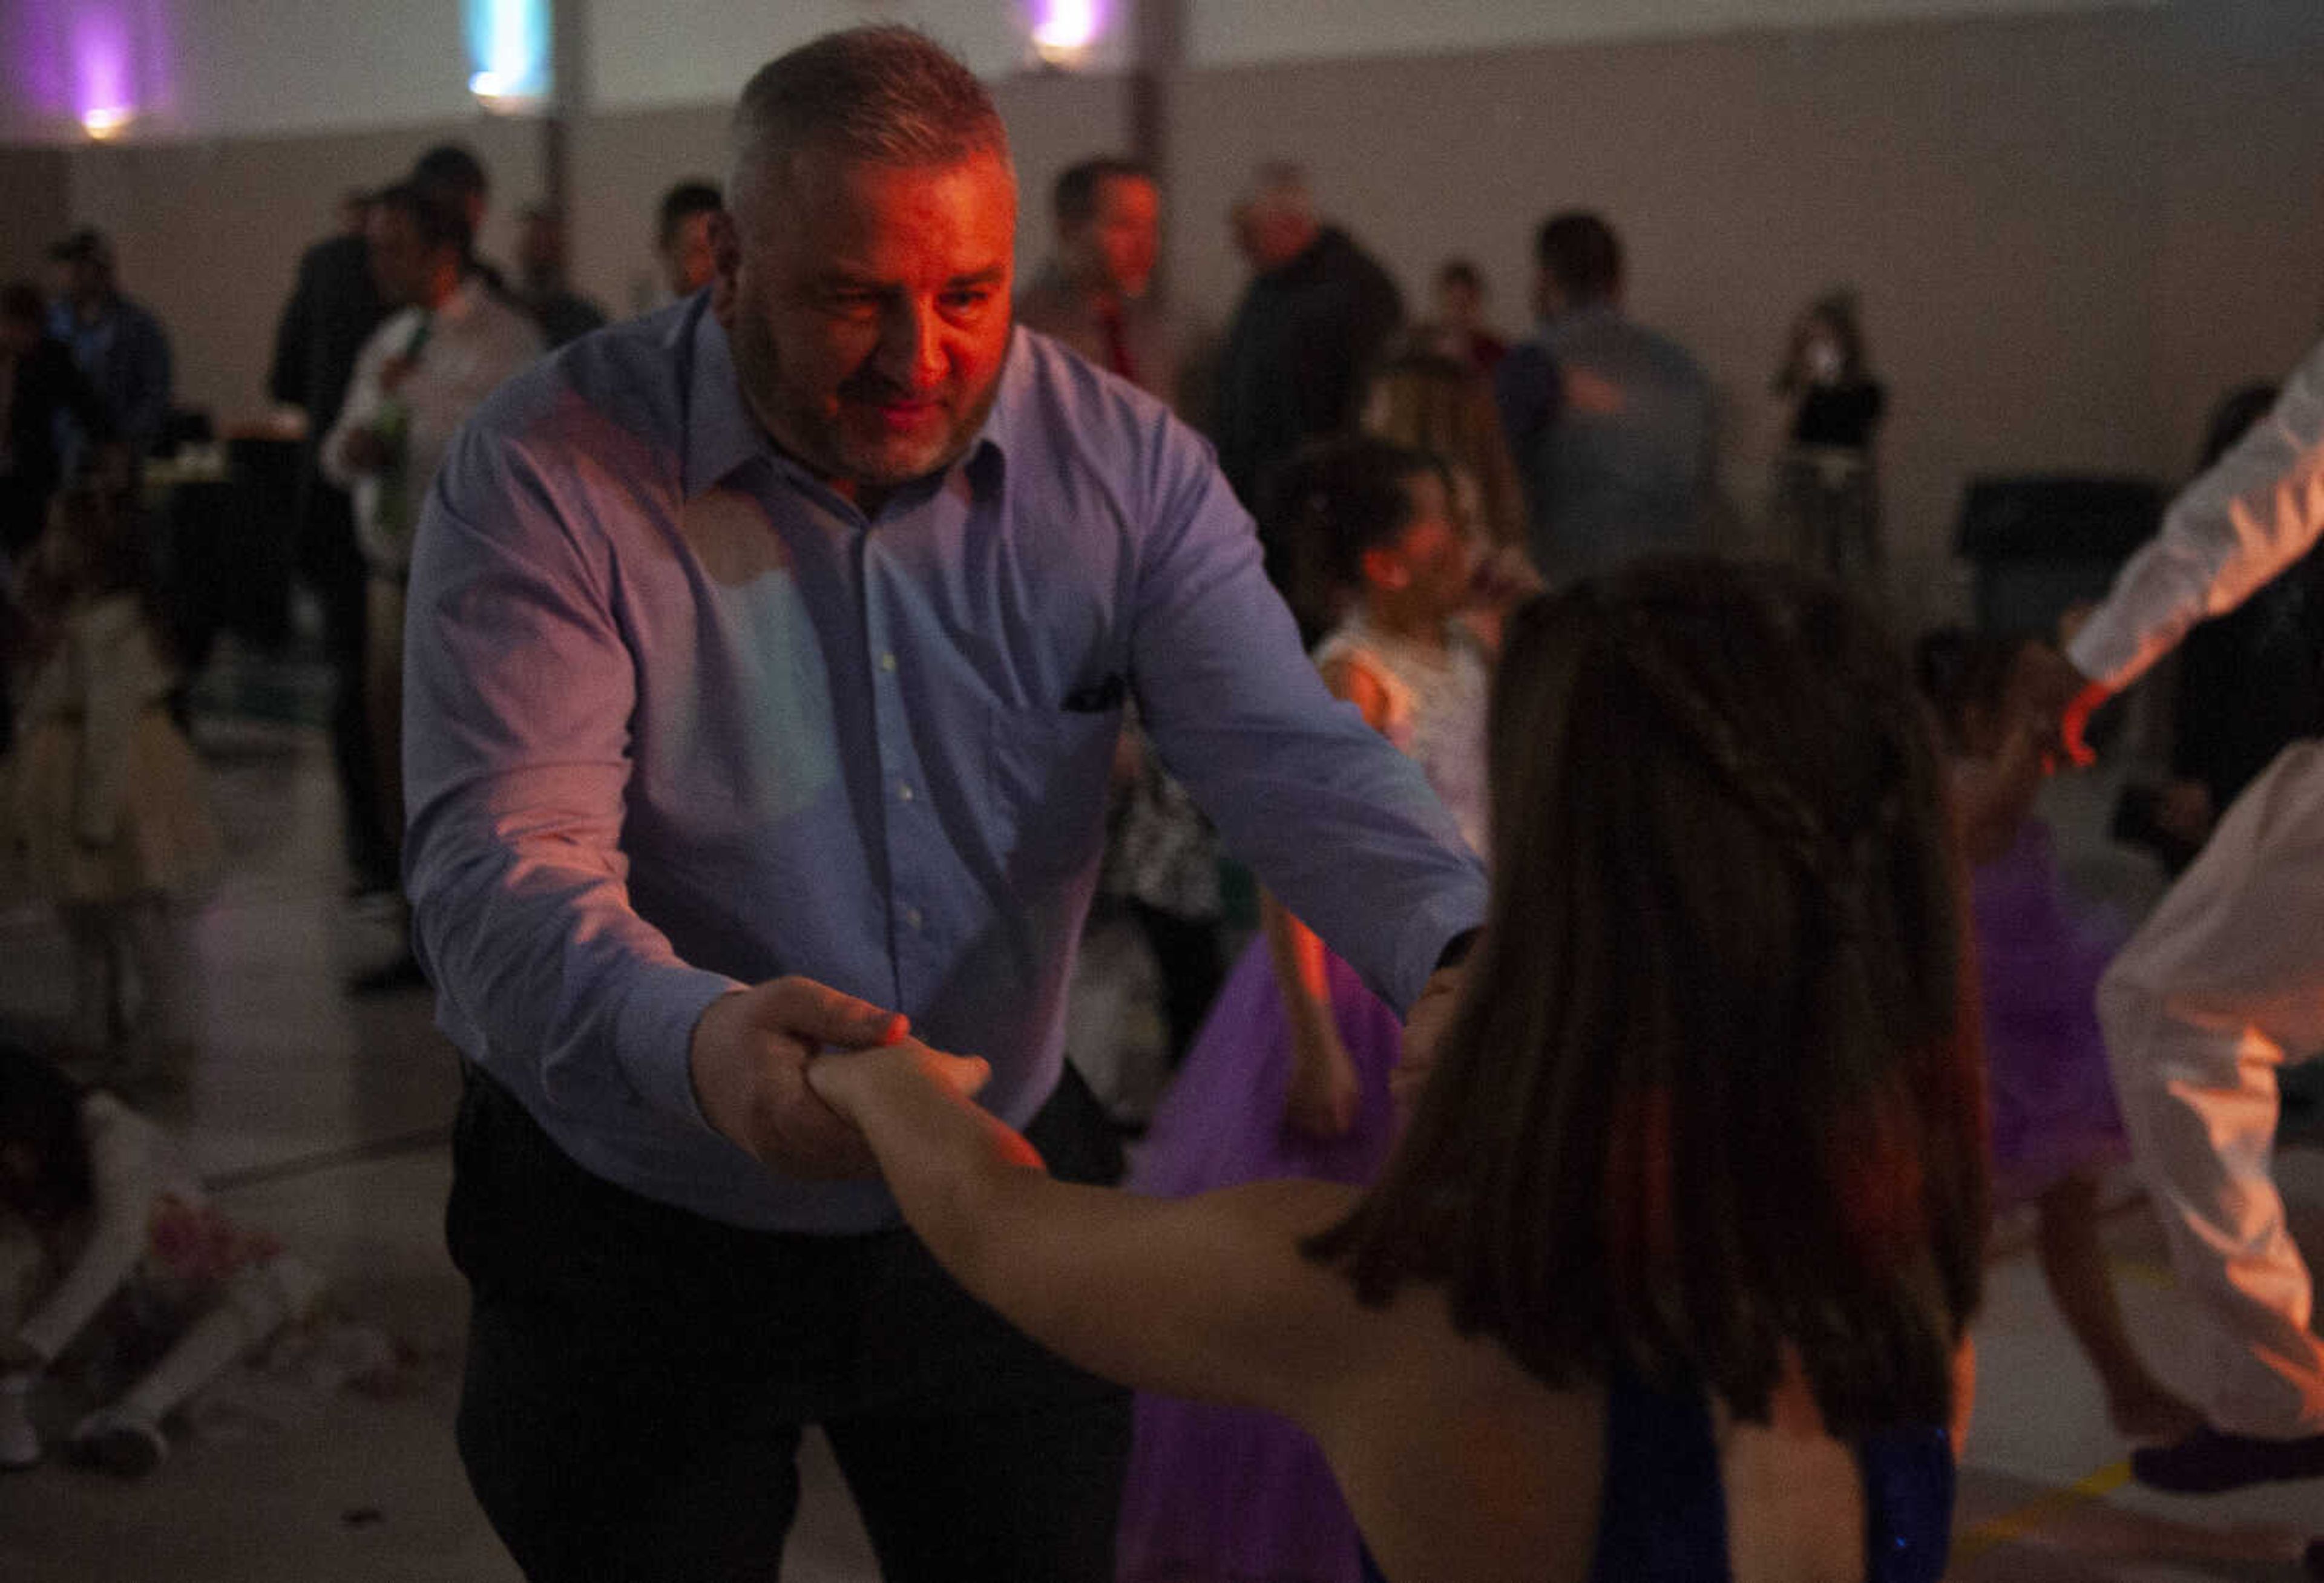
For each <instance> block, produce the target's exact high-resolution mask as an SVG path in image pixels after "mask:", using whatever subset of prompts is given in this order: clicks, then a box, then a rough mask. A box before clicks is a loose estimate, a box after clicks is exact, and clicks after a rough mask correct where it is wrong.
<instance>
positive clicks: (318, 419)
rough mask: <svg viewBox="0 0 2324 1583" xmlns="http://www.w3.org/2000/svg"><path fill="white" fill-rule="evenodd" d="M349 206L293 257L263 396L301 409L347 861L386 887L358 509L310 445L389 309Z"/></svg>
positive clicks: (363, 880)
mask: <svg viewBox="0 0 2324 1583" xmlns="http://www.w3.org/2000/svg"><path fill="white" fill-rule="evenodd" d="M347 207H348V210H349V211H350V212H351V216H352V225H351V228H343V229H342V230H341V231H340V232H339V233H338V234H337V235H334V236H331V237H327V238H326V239H325V240H323V241H321V242H318V243H317V244H315V245H314V246H312V247H310V248H309V249H308V250H307V253H306V255H305V256H304V257H303V258H301V259H300V261H299V277H298V283H297V284H296V285H295V286H294V287H293V288H292V289H291V300H290V301H289V302H288V303H287V304H285V305H284V307H283V309H282V321H281V326H280V327H278V328H277V329H276V331H275V334H274V363H273V367H272V372H271V373H269V375H268V377H267V389H268V391H270V392H271V393H272V395H273V397H274V399H275V400H277V401H280V402H282V403H283V404H284V405H286V406H291V407H300V408H303V409H305V410H306V413H307V444H306V447H305V450H304V451H303V453H302V454H301V456H300V466H299V547H300V554H299V566H300V571H301V572H302V573H303V574H304V575H305V576H306V578H307V580H308V583H309V585H310V586H311V587H312V588H313V589H314V591H315V595H316V598H317V599H318V601H319V602H320V603H321V605H322V612H323V641H324V647H325V649H326V652H327V655H328V657H329V659H330V665H331V670H332V675H333V677H334V679H335V681H336V683H337V688H336V696H335V698H334V701H333V704H332V707H331V758H332V762H333V764H334V766H335V768H337V773H338V778H339V793H340V796H341V797H342V798H343V799H344V802H343V806H344V808H345V810H346V814H345V817H346V831H345V840H346V858H347V864H348V867H349V868H350V869H351V870H353V871H354V882H355V888H356V889H357V890H359V891H364V892H371V891H392V890H393V889H394V888H395V884H396V875H395V869H394V859H393V856H392V853H393V851H394V850H395V848H394V844H393V842H391V841H390V840H389V839H388V832H387V830H386V828H385V826H384V825H383V824H382V823H381V813H380V805H379V795H378V791H377V789H376V788H377V785H378V777H377V776H376V775H375V774H374V772H373V769H372V761H371V760H372V753H371V732H370V730H369V727H368V726H367V724H366V722H365V720H364V693H363V664H364V559H363V552H362V551H360V550H359V549H357V548H355V510H354V507H353V505H352V504H351V503H350V502H349V501H348V498H347V494H346V491H344V490H341V489H338V488H336V487H334V486H333V485H332V484H331V483H330V482H329V481H328V480H327V479H326V478H324V477H323V475H322V473H321V470H320V468H319V467H318V465H317V462H316V448H317V446H319V445H320V443H321V441H322V437H323V436H325V435H327V434H328V433H329V432H330V431H331V425H332V424H333V423H335V422H337V419H338V416H339V409H340V407H341V405H342V404H343V403H344V402H345V401H346V393H347V382H348V381H349V379H351V378H352V377H353V376H354V373H355V354H356V353H357V352H359V351H360V350H362V347H363V344H364V341H365V340H367V339H368V338H369V337H370V336H371V333H372V331H374V329H377V328H378V327H379V324H380V321H381V320H383V319H384V318H386V317H387V314H388V305H387V302H386V300H385V299H383V297H382V296H381V295H380V290H379V286H378V284H377V282H376V281H374V280H373V278H372V272H371V253H370V249H369V247H368V246H367V245H366V244H365V243H364V217H365V214H366V211H367V209H368V205H367V204H366V203H364V202H361V201H358V200H355V199H354V198H352V197H351V199H350V202H349V204H348V206H347Z"/></svg>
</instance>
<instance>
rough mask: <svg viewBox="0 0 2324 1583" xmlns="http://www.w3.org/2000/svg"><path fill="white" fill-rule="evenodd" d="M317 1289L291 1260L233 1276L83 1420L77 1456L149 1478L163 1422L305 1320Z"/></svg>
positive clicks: (161, 1446) (163, 1451)
mask: <svg viewBox="0 0 2324 1583" xmlns="http://www.w3.org/2000/svg"><path fill="white" fill-rule="evenodd" d="M321 1291H322V1279H321V1277H320V1276H318V1275H316V1274H315V1272H314V1271H312V1270H311V1269H309V1268H308V1267H307V1266H306V1265H303V1264H301V1263H300V1262H299V1261H298V1260H297V1259H295V1258H292V1257H291V1256H289V1255H288V1254H276V1255H275V1256H273V1257H272V1258H270V1259H267V1260H265V1261H264V1262H263V1263H260V1264H256V1265H251V1266H250V1267H249V1268H247V1269H244V1270H241V1271H238V1272H236V1273H235V1275H234V1276H233V1277H232V1278H231V1279H229V1280H228V1281H227V1283H226V1290H225V1292H224V1293H221V1294H220V1296H219V1300H218V1301H217V1302H216V1303H214V1304H213V1305H212V1306H211V1307H210V1308H208V1310H207V1311H204V1312H203V1313H202V1315H201V1317H200V1318H198V1319H197V1320H196V1321H194V1322H193V1324H192V1325H191V1326H190V1327H189V1329H188V1330H187V1331H186V1333H185V1334H184V1335H182V1336H180V1337H179V1338H178V1339H177V1341H176V1342H175V1344H173V1345H172V1346H171V1348H170V1349H169V1351H167V1352H165V1353H164V1354H162V1356H161V1361H160V1362H159V1363H157V1364H155V1365H154V1366H153V1367H152V1368H151V1369H149V1370H147V1371H146V1372H145V1374H144V1375H143V1376H142V1377H140V1378H139V1380H138V1381H137V1383H136V1385H134V1386H132V1387H131V1388H130V1390H129V1391H128V1393H127V1394H125V1395H124V1396H123V1397H122V1398H121V1400H120V1401H118V1402H116V1403H115V1404H113V1405H112V1406H111V1407H107V1408H102V1409H100V1410H98V1411H97V1412H95V1413H90V1414H89V1415H88V1417H87V1418H85V1419H83V1420H82V1421H81V1422H80V1423H79V1424H78V1426H77V1427H76V1428H75V1429H74V1431H73V1436H72V1438H73V1447H74V1452H75V1455H76V1456H77V1457H78V1459H81V1460H83V1461H87V1462H92V1463H95V1464H96V1465H97V1466H98V1467H101V1468H106V1469H107V1470H108V1471H110V1472H114V1473H119V1474H124V1475H127V1476H131V1477H134V1476H137V1475H140V1474H144V1473H150V1472H152V1470H153V1468H154V1467H155V1466H156V1465H158V1464H159V1463H160V1462H161V1459H162V1458H163V1457H164V1456H166V1455H167V1454H168V1451H169V1442H168V1440H166V1439H165V1438H164V1437H163V1435H162V1433H161V1420H162V1419H163V1418H165V1417H166V1416H168V1415H169V1413H171V1412H172V1411H173V1410H175V1409H176V1408H177V1407H179V1406H180V1405H181V1404H183V1403H184V1402H185V1401H186V1400H187V1398H189V1397H190V1396H191V1395H192V1394H194V1393H195V1392H196V1391H198V1390H200V1389H201V1388H202V1387H203V1386H204V1385H208V1384H209V1383H210V1382H211V1381H212V1380H214V1379H216V1378H217V1377H218V1376H220V1375H222V1374H224V1373H225V1372H226V1370H227V1369H228V1368H229V1367H233V1365H234V1364H235V1361H236V1360H237V1359H239V1358H242V1357H243V1356H244V1354H246V1353H248V1352H249V1351H250V1349H251V1348H254V1347H256V1346H257V1345H258V1344H259V1343H260V1342H262V1341H264V1340H265V1339H267V1338H268V1337H270V1336H272V1335H273V1334H274V1332H275V1331H277V1330H281V1328H282V1327H283V1326H284V1325H286V1324H289V1323H291V1321H294V1320H297V1319H299V1318H300V1317H301V1316H302V1315H304V1314H305V1313H306V1312H307V1311H308V1310H309V1308H311V1307H312V1306H313V1304H314V1302H315V1298H316V1296H317V1295H318V1293H320V1292H321Z"/></svg>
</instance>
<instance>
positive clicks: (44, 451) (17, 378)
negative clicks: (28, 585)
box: [0, 281, 113, 565]
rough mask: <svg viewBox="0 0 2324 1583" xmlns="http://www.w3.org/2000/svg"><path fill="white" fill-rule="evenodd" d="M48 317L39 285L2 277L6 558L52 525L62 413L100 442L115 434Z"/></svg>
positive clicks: (0, 465) (1, 553) (0, 441)
mask: <svg viewBox="0 0 2324 1583" xmlns="http://www.w3.org/2000/svg"><path fill="white" fill-rule="evenodd" d="M48 321H49V308H48V303H47V301H46V300H45V299H43V298H42V296H41V290H40V288H39V287H37V286H35V285H33V284H32V282H31V281H9V282H7V283H6V284H5V285H0V565H14V563H15V562H17V561H19V560H21V559H22V558H23V555H24V553H25V552H26V551H27V550H29V549H31V548H32V543H33V541H34V540H35V539H37V538H40V536H41V531H42V529H44V528H45V527H46V526H47V525H48V520H49V497H50V496H51V494H53V493H54V492H56V488H57V485H58V484H59V483H62V482H63V481H64V458H63V456H62V455H61V454H60V450H59V447H58V445H57V423H58V419H59V418H60V417H69V419H70V420H71V421H72V422H73V423H74V424H76V425H78V429H79V432H80V433H81V434H83V435H86V436H89V437H92V438H93V439H94V440H95V441H96V442H97V445H98V446H99V448H100V449H101V448H102V447H103V446H106V445H107V444H109V443H110V442H111V441H112V439H113V415H112V413H111V411H110V410H108V409H107V408H106V404H105V400H104V399H103V398H102V397H101V396H99V395H98V394H97V390H96V387H95V386H93V385H91V384H90V383H89V382H88V379H87V377H86V376H84V375H83V374H82V373H81V372H80V368H79V365H78V364H75V363H74V362H73V357H72V352H71V350H70V348H69V347H68V346H67V345H65V343H64V342H62V341H60V340H59V339H57V338H56V337H55V336H51V335H50V334H49V332H48Z"/></svg>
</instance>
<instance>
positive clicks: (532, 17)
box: [462, 0, 556, 115]
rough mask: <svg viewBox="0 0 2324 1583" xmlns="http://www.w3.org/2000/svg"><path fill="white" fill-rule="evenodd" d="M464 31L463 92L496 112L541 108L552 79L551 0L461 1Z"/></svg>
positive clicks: (545, 100)
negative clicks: (465, 69) (465, 78)
mask: <svg viewBox="0 0 2324 1583" xmlns="http://www.w3.org/2000/svg"><path fill="white" fill-rule="evenodd" d="M462 3H463V5H464V7H465V10H466V24H467V25H466V31H467V35H468V69H469V76H468V91H469V92H470V93H472V94H474V95H475V97H476V103H477V104H479V105H482V106H484V108H485V109H486V110H488V111H490V112H492V113H493V115H526V114H528V113H530V112H531V111H535V110H539V109H542V108H545V107H546V106H548V104H549V95H550V93H551V92H552V90H553V88H554V87H555V82H556V78H555V74H554V71H553V69H552V64H551V55H550V50H549V36H550V23H549V4H550V0H462Z"/></svg>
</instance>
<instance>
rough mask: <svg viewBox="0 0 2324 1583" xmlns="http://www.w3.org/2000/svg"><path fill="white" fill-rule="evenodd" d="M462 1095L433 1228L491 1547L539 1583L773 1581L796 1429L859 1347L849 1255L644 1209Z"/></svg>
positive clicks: (522, 1120)
mask: <svg viewBox="0 0 2324 1583" xmlns="http://www.w3.org/2000/svg"><path fill="white" fill-rule="evenodd" d="M468 1084H469V1088H468V1093H467V1095H466V1097H465V1098H464V1100H463V1102H462V1105H461V1111H460V1118H459V1122H458V1125H457V1130H456V1133H455V1138H454V1147H453V1163H454V1180H453V1190H452V1201H451V1204H450V1206H449V1208H448V1210H447V1216H446V1229H447V1239H448V1241H449V1243H450V1246H451V1249H452V1254H453V1258H454V1261H455V1262H456V1263H457V1265H459V1267H460V1269H461V1271H462V1272H463V1273H464V1274H465V1275H466V1276H467V1278H468V1281H469V1284H470V1287H471V1292H472V1296H473V1304H472V1308H471V1317H470V1322H469V1333H468V1354H467V1365H466V1374H465V1376H464V1380H463V1384H462V1389H461V1395H460V1406H459V1413H458V1418H457V1426H456V1432H457V1441H458V1445H459V1450H460V1456H461V1460H462V1461H463V1463H464V1464H465V1465H466V1469H467V1473H468V1479H469V1484H470V1486H471V1487H472V1488H473V1489H474V1491H475V1496H476V1498H477V1500H478V1502H479V1503H480V1504H481V1505H482V1506H483V1508H484V1514H485V1515H486V1516H487V1517H489V1518H490V1519H491V1521H492V1524H493V1529H494V1530H495V1531H496V1532H498V1533H499V1534H500V1536H501V1539H502V1541H503V1543H505V1544H506V1545H507V1546H508V1549H509V1551H510V1552H511V1554H512V1555H513V1556H514V1557H515V1558H516V1560H517V1562H518V1564H519V1565H520V1566H521V1567H522V1568H523V1569H524V1571H525V1574H526V1576H527V1577H528V1578H532V1579H534V1580H535V1583H550V1580H558V1579H567V1578H592V1579H594V1578H621V1579H623V1580H624V1583H658V1580H661V1579H668V1580H669V1583H698V1580H700V1579H705V1578H716V1579H719V1580H721V1583H727V1580H730V1579H731V1580H734V1583H748V1580H751V1579H761V1580H764V1579H772V1578H776V1577H777V1576H778V1575H779V1569H780V1566H781V1560H782V1550H783V1542H784V1539H785V1536H786V1535H787V1534H788V1532H789V1528H790V1523H791V1519H792V1516H793V1514H795V1512H796V1510H797V1507H798V1474H797V1471H796V1468H795V1465H794V1456H795V1453H796V1451H797V1450H798V1440H799V1431H800V1426H801V1424H803V1423H805V1422H810V1421H812V1420H813V1419H814V1418H815V1417H816V1416H817V1415H818V1409H819V1407H820V1406H821V1405H822V1404H823V1397H822V1395H821V1394H820V1393H819V1391H818V1388H817V1385H816V1382H817V1381H819V1380H821V1379H823V1378H825V1377H829V1378H832V1379H837V1378H838V1377H839V1376H841V1374H842V1372H843V1368H844V1364H843V1361H842V1360H843V1359H844V1352H845V1349H846V1348H847V1347H848V1345H849V1343H850V1341H851V1339H852V1336H853V1328H854V1327H853V1322H852V1320H851V1318H850V1313H851V1310H850V1308H849V1306H848V1304H849V1301H850V1300H849V1290H850V1288H849V1284H848V1282H847V1280H846V1278H845V1272H844V1269H841V1268H836V1267H835V1266H836V1265H842V1264H844V1260H845V1258H846V1256H847V1255H848V1253H849V1251H850V1248H851V1246H852V1243H853V1239H844V1238H777V1237H771V1236H762V1235H758V1234H753V1233H748V1232H741V1231H735V1230H733V1229H730V1228H725V1227H720V1226H716V1225H714V1224H712V1223H711V1222H708V1221H705V1220H702V1219H699V1218H697V1217H695V1216H691V1215H687V1214H685V1213H683V1212H682V1211H679V1210H672V1209H669V1208H667V1207H666V1206H663V1205H659V1204H654V1203H650V1202H649V1201H646V1200H644V1199H641V1198H638V1197H637V1196H635V1195H634V1194H631V1193H627V1192H622V1190H621V1189H619V1188H616V1187H613V1185H611V1184H610V1183H605V1182H603V1181H601V1180H599V1179H598V1178H596V1177H594V1176H591V1175H590V1174H589V1173H587V1172H586V1171H584V1170H582V1169H581V1167H580V1166H578V1165H576V1164H574V1163H573V1162H572V1161H571V1160H569V1159H567V1157H566V1156H565V1155H563V1154H562V1153H561V1152H560V1151H558V1149H557V1147H556V1146H555V1145H554V1144H553V1143H552V1142H551V1141H550V1140H549V1137H547V1135H546V1134H544V1133H542V1132H541V1131H540V1129H539V1126H538V1125H537V1124H536V1123H534V1122H533V1121H532V1119H531V1118H530V1116H528V1115H527V1114H525V1112H524V1110H523V1108H522V1107H521V1105H520V1104H519V1103H518V1102H517V1101H516V1100H514V1099H513V1098H512V1097H510V1096H509V1095H508V1094H507V1093H506V1092H505V1091H502V1090H500V1089H498V1088H496V1087H493V1086H492V1085H491V1084H490V1081H489V1080H487V1079H484V1078H482V1077H480V1076H476V1075H474V1074H471V1076H470V1077H469V1079H468ZM825 1243H829V1244H832V1245H834V1246H833V1247H832V1248H830V1249H829V1250H828V1252H827V1254H826V1250H825V1248H824V1247H821V1246H820V1245H822V1244H825Z"/></svg>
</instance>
